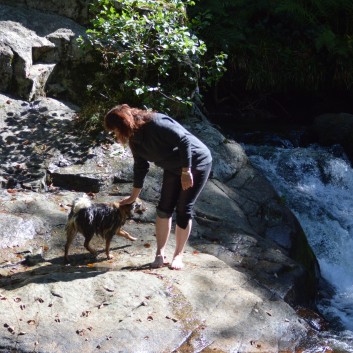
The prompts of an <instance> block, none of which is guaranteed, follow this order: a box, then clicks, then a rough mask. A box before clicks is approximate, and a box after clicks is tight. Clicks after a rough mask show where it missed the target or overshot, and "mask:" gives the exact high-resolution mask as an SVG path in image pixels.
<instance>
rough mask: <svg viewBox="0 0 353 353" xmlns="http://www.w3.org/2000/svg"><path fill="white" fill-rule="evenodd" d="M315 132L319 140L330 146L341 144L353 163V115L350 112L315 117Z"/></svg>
mask: <svg viewBox="0 0 353 353" xmlns="http://www.w3.org/2000/svg"><path fill="white" fill-rule="evenodd" d="M312 129H313V132H314V134H315V137H316V138H317V140H318V142H319V143H320V144H322V145H326V146H330V145H335V144H340V145H341V146H343V148H344V149H345V152H346V153H347V155H348V157H349V159H350V160H351V162H352V163H353V115H352V114H348V113H337V114H336V113H328V114H322V115H319V116H317V117H315V119H314V123H313V127H312Z"/></svg>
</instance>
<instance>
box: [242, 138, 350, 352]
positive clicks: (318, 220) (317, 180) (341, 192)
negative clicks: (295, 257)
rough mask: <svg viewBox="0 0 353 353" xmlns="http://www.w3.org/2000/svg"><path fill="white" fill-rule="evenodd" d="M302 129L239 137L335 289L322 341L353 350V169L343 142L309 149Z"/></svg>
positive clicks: (323, 307)
mask: <svg viewBox="0 0 353 353" xmlns="http://www.w3.org/2000/svg"><path fill="white" fill-rule="evenodd" d="M301 133H302V132H301V131H291V132H290V134H289V135H287V136H282V137H281V136H280V135H277V134H276V135H275V134H270V133H261V139H259V138H258V136H257V138H256V139H254V136H253V135H252V136H251V134H243V135H242V137H241V138H240V139H242V141H241V140H240V141H239V138H238V137H237V138H236V139H237V140H238V142H240V143H241V144H242V146H243V148H244V149H245V151H246V153H247V155H248V156H249V159H250V160H251V162H252V164H253V165H254V167H256V168H258V169H259V170H261V171H262V173H263V174H264V175H265V176H266V177H267V178H268V179H269V180H270V182H271V183H272V185H273V186H274V187H275V189H276V190H277V192H278V194H279V195H280V196H281V198H282V199H283V200H285V202H286V204H287V206H288V207H289V208H290V209H291V210H292V212H293V213H294V214H295V215H296V217H297V219H298V220H299V222H300V223H301V225H302V227H303V229H304V231H305V233H306V235H307V237H308V241H309V243H310V245H311V247H312V249H313V251H314V253H315V255H316V257H317V259H318V261H319V264H320V269H321V275H322V277H323V278H324V279H325V280H326V281H327V282H328V283H329V285H330V286H332V288H333V294H332V295H330V296H326V297H325V298H321V299H319V300H318V303H317V306H318V309H319V312H320V313H321V315H322V316H323V317H324V318H325V319H326V320H327V321H328V322H330V324H331V325H330V326H331V328H332V329H331V330H330V331H326V332H324V333H320V334H319V335H320V337H321V342H325V343H327V345H328V347H330V349H331V350H327V351H330V352H332V351H334V352H353V266H352V254H353V169H352V167H351V164H350V162H349V160H348V159H347V157H346V156H345V154H344V151H343V149H342V148H341V146H338V145H337V146H331V147H322V146H318V145H315V144H312V145H308V146H305V147H303V146H300V135H301ZM255 140H256V143H254V141H255ZM321 351H322V350H320V352H321ZM309 352H313V353H314V352H315V353H316V352H318V351H317V350H315V349H313V350H307V351H305V353H309Z"/></svg>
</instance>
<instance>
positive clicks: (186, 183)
mask: <svg viewBox="0 0 353 353" xmlns="http://www.w3.org/2000/svg"><path fill="white" fill-rule="evenodd" d="M193 185H194V179H193V176H192V173H191V171H190V170H188V171H184V170H183V171H182V172H181V187H182V188H183V190H187V189H189V188H191V187H192V186H193Z"/></svg>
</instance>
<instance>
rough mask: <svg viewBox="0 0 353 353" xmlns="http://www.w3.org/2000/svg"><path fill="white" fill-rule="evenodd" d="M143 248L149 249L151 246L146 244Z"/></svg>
mask: <svg viewBox="0 0 353 353" xmlns="http://www.w3.org/2000/svg"><path fill="white" fill-rule="evenodd" d="M143 246H144V247H145V248H150V247H151V244H149V243H146V244H143Z"/></svg>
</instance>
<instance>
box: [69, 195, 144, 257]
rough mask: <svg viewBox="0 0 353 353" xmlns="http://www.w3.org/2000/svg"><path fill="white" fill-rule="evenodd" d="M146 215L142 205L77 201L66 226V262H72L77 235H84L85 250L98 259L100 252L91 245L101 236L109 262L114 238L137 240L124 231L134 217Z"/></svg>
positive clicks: (83, 199) (84, 198)
mask: <svg viewBox="0 0 353 353" xmlns="http://www.w3.org/2000/svg"><path fill="white" fill-rule="evenodd" d="M143 211H144V209H143V207H142V203H141V202H140V201H138V202H134V203H132V204H129V205H122V206H120V205H119V203H110V204H106V203H92V202H91V201H90V200H89V198H88V197H81V198H79V199H76V200H74V202H73V204H72V209H71V212H70V214H69V216H68V221H67V224H66V236H67V240H66V245H65V261H66V262H69V258H68V254H69V248H70V245H71V243H72V241H73V239H74V238H75V236H76V235H77V233H81V234H82V235H83V236H84V237H85V242H84V247H85V248H86V249H87V250H88V251H89V252H90V253H91V254H92V255H95V256H96V255H97V252H96V250H94V249H93V248H92V247H90V245H89V242H90V241H91V239H92V237H93V236H94V235H95V234H97V235H100V236H101V237H102V238H103V239H105V253H106V255H107V258H108V259H111V258H112V256H111V255H110V253H109V250H110V242H111V240H112V238H113V236H114V234H116V235H119V236H122V237H124V238H127V239H129V240H131V241H134V240H136V238H134V237H132V236H131V235H130V234H129V233H128V232H126V231H124V230H122V229H121V227H122V226H123V225H124V224H125V222H126V220H127V219H128V218H132V217H133V214H134V213H142V212H143Z"/></svg>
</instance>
